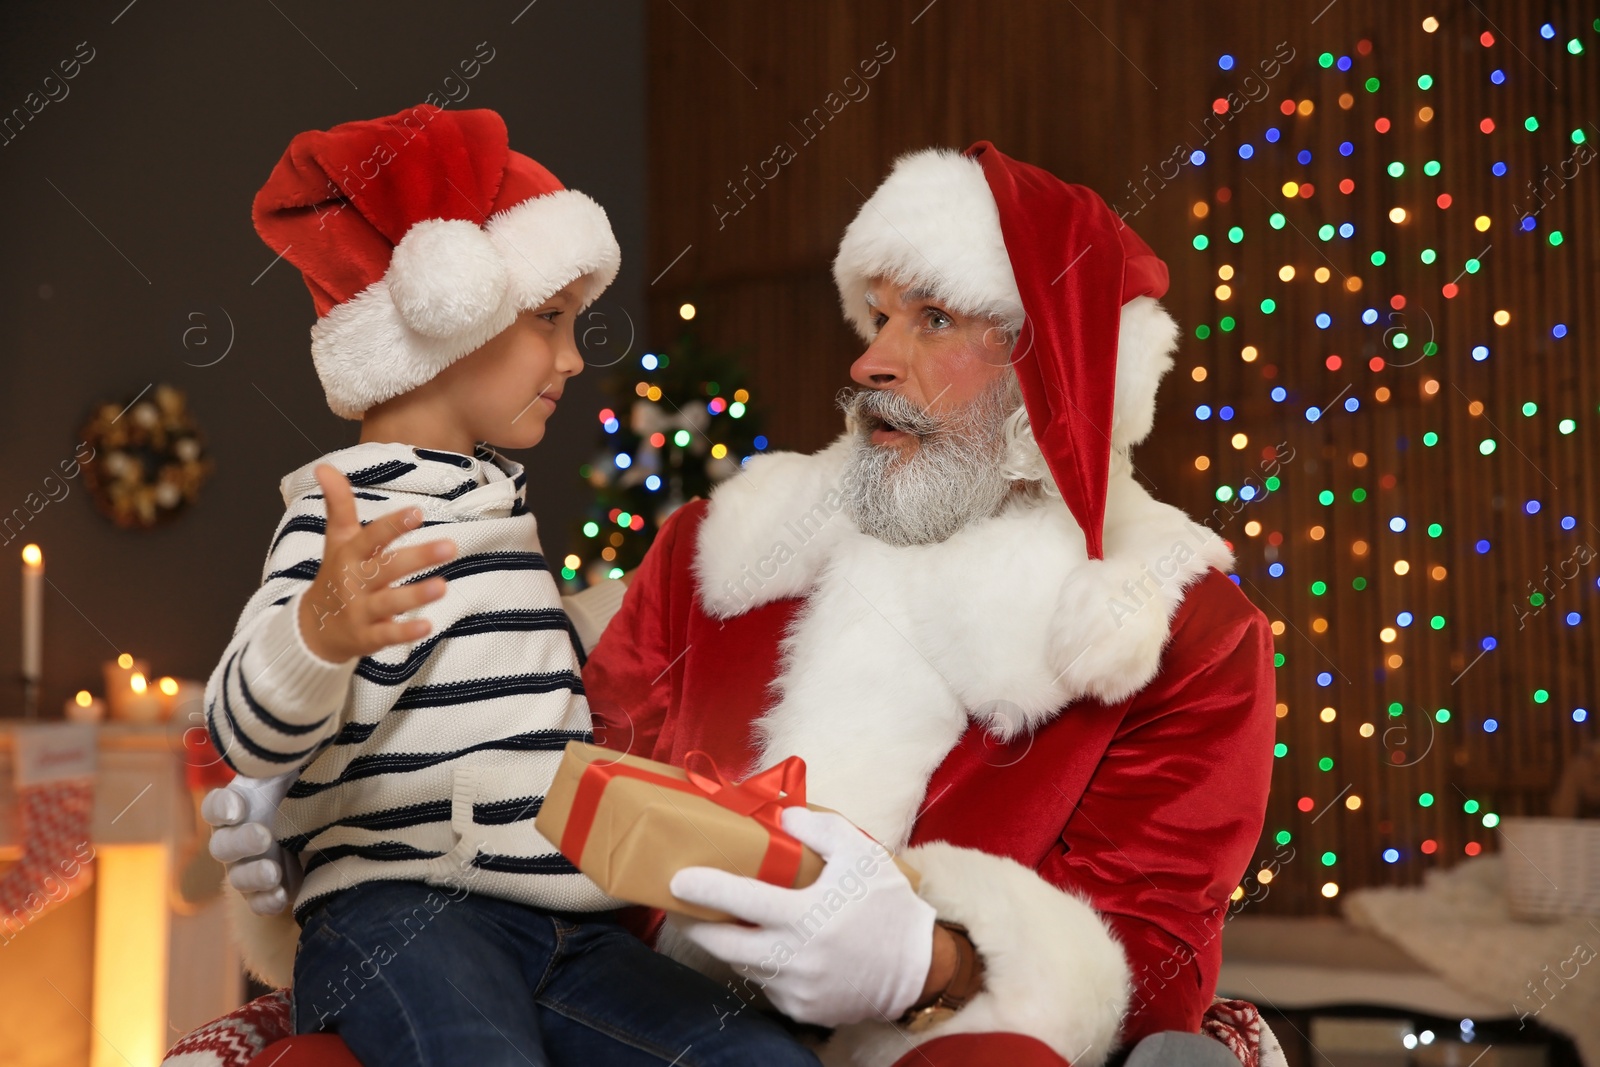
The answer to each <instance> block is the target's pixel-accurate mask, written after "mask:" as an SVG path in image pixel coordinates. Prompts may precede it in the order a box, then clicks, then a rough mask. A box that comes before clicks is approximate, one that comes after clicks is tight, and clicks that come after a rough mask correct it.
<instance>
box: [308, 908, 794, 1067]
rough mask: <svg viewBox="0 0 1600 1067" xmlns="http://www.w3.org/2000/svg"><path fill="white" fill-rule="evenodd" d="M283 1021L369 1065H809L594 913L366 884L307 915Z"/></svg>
mask: <svg viewBox="0 0 1600 1067" xmlns="http://www.w3.org/2000/svg"><path fill="white" fill-rule="evenodd" d="M293 1003H294V1030H295V1033H297V1034H304V1033H313V1032H316V1031H319V1030H329V1031H334V1032H336V1033H338V1034H339V1035H340V1036H341V1037H342V1038H343V1039H344V1041H345V1043H346V1044H347V1045H349V1046H350V1051H351V1052H353V1053H354V1054H355V1056H356V1058H357V1059H359V1060H360V1061H361V1062H362V1063H364V1064H368V1065H370V1067H435V1065H440V1067H442V1065H451V1067H456V1065H461V1064H469V1065H471V1067H499V1065H502V1064H504V1065H506V1067H529V1065H532V1067H545V1065H547V1064H548V1065H552V1067H559V1065H562V1064H573V1065H582V1067H599V1065H607V1067H610V1065H616V1067H635V1065H637V1067H660V1065H662V1064H672V1065H674V1067H722V1065H735V1064H737V1065H746V1064H753V1063H759V1064H762V1065H764V1067H767V1065H771V1067H788V1065H791V1064H792V1065H795V1067H800V1065H805V1067H817V1065H818V1060H817V1058H816V1056H814V1055H813V1054H812V1053H811V1052H810V1051H809V1050H807V1049H806V1048H805V1047H803V1046H802V1045H801V1044H800V1043H799V1042H798V1041H797V1040H796V1039H795V1038H794V1037H792V1036H791V1035H790V1034H789V1033H788V1032H787V1031H785V1030H784V1029H783V1028H782V1027H781V1026H780V1025H779V1024H778V1023H777V1022H775V1021H773V1020H772V1019H770V1018H768V1017H766V1016H763V1015H761V1014H759V1013H758V1012H756V1011H755V1010H754V1009H747V1010H743V1011H740V1010H739V1009H740V1008H741V1007H742V1006H743V1005H742V1001H740V1000H739V998H738V997H737V996H736V995H735V993H734V992H732V991H730V990H727V989H724V988H722V987H720V986H718V985H717V984H716V983H715V982H713V981H712V980H711V979H709V978H707V977H705V976H704V975H702V974H699V973H698V972H696V971H692V970H690V969H689V968H687V967H685V966H683V965H682V964H680V963H677V962H675V961H673V960H670V959H668V958H667V957H665V956H662V955H659V954H657V953H656V952H653V951H652V950H651V949H650V948H649V947H648V946H647V945H645V944H644V943H643V942H642V941H640V940H639V939H638V938H636V937H634V936H633V935H632V934H630V933H629V932H628V931H626V930H624V929H623V928H622V927H620V926H618V925H617V924H616V923H615V922H612V921H609V918H608V916H606V915H603V914H602V915H577V914H563V913H559V912H546V911H541V910H539V909H537V908H532V907H528V906H527V905H523V904H516V903H513V902H511V901H509V900H501V899H499V898H496V897H487V896H480V895H474V894H471V893H468V892H466V891H465V890H463V889H461V888H459V887H456V888H453V889H450V888H444V887H434V886H430V885H426V884H424V883H421V882H402V881H384V882H365V883H362V884H360V885H356V886H353V887H351V888H349V889H344V890H341V891H339V892H338V893H335V894H333V895H332V896H330V897H328V898H326V903H324V904H322V905H321V906H319V907H317V908H316V909H314V910H313V911H312V912H311V914H310V915H308V916H307V918H306V922H305V926H304V928H303V929H302V930H301V931H300V949H299V952H298V953H297V954H296V956H295V961H294V994H293Z"/></svg>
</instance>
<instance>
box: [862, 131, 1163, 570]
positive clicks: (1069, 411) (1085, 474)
mask: <svg viewBox="0 0 1600 1067" xmlns="http://www.w3.org/2000/svg"><path fill="white" fill-rule="evenodd" d="M833 276H834V281H835V282H836V283H837V284H838V287H839V297H840V299H841V300H842V301H843V303H844V312H845V316H846V317H847V318H848V319H849V320H850V322H851V324H852V325H853V326H854V327H855V328H856V332H857V333H859V334H860V335H861V336H862V338H863V339H866V340H870V339H871V337H872V335H873V333H874V328H873V325H872V316H871V312H870V311H869V309H868V306H867V303H866V300H865V299H864V296H865V293H866V291H867V289H868V287H869V282H870V280H871V279H873V278H877V277H884V278H888V279H890V280H891V281H893V282H895V283H896V284H899V285H914V286H925V287H926V288H928V289H929V290H930V291H931V292H933V293H934V294H935V299H937V300H938V301H940V302H942V303H944V304H946V305H948V307H949V308H950V310H952V311H957V312H964V313H966V314H969V315H989V316H993V317H994V318H996V319H998V320H1000V321H1001V322H1004V323H1006V324H1007V325H1009V326H1012V327H1016V328H1018V337H1017V342H1016V347H1015V349H1014V351H1013V355H1012V363H1013V367H1014V369H1015V370H1016V374H1017V378H1018V381H1019V383H1020V384H1021V386H1022V397H1023V402H1024V404H1025V405H1026V407H1027V409H1028V421H1029V423H1030V424H1031V426H1032V429H1033V435H1034V439H1035V440H1036V441H1037V442H1038V444H1039V449H1040V451H1041V452H1042V453H1043V455H1044V459H1045V462H1046V463H1047V464H1048V466H1049V468H1050V473H1051V477H1052V479H1053V480H1054V481H1055V484H1056V487H1057V488H1058V489H1059V490H1060V491H1061V496H1062V499H1063V500H1064V501H1065V502H1066V504H1067V507H1068V508H1069V509H1070V510H1071V511H1072V516H1073V518H1074V519H1076V520H1077V523H1078V525H1079V526H1080V527H1081V528H1082V529H1083V534H1084V539H1085V542H1086V544H1087V547H1088V552H1089V557H1090V558H1091V559H1100V558H1102V557H1103V555H1104V551H1103V546H1102V526H1103V524H1104V518H1105V507H1106V484H1107V480H1108V478H1109V475H1110V467H1111V453H1112V450H1113V449H1115V450H1117V451H1119V452H1126V451H1127V450H1128V449H1129V448H1131V447H1132V446H1133V445H1135V444H1138V443H1139V442H1140V441H1142V440H1144V438H1145V437H1146V435H1148V434H1149V432H1150V427H1151V424H1152V422H1153V421H1154V419H1155V404H1156V387H1157V386H1158V385H1159V384H1160V381H1161V376H1162V375H1163V374H1165V373H1166V372H1167V370H1168V369H1169V368H1170V367H1171V366H1172V356H1171V353H1172V351H1173V349H1174V348H1175V347H1176V345H1177V337H1178V326H1177V323H1176V322H1174V321H1173V319H1172V316H1170V315H1169V314H1167V312H1166V311H1165V310H1164V309H1163V308H1162V307H1161V305H1160V304H1158V303H1156V299H1155V298H1157V297H1159V296H1161V295H1162V294H1163V293H1165V292H1166V291H1167V265H1166V264H1165V263H1163V262H1162V261H1161V260H1160V259H1159V258H1158V257H1157V256H1156V254H1155V253H1154V252H1152V251H1151V250H1150V247H1149V246H1148V245H1146V244H1145V243H1144V242H1143V241H1142V240H1140V239H1139V236H1138V235H1137V234H1135V233H1134V232H1133V231H1132V230H1131V229H1129V228H1128V227H1127V225H1126V224H1125V223H1124V222H1123V221H1122V219H1121V218H1119V217H1118V216H1117V214H1116V213H1115V212H1114V211H1112V210H1111V209H1110V208H1109V207H1107V206H1106V203H1105V201H1104V200H1102V199H1101V198H1100V197H1099V195H1097V194H1096V193H1095V192H1094V191H1093V190H1091V189H1088V188H1086V187H1084V186H1081V185H1070V184H1068V183H1066V182H1064V181H1062V180H1061V179H1059V178H1057V177H1055V176H1054V175H1052V174H1050V173H1048V172H1047V171H1043V170H1040V169H1039V168H1038V167H1035V166H1031V165H1030V164H1027V163H1022V162H1019V161H1017V160H1014V159H1010V158H1008V157H1007V156H1005V155H1003V154H1002V153H1001V152H1000V151H999V150H998V149H997V148H995V147H994V146H993V145H992V144H990V143H989V142H988V141H979V142H977V143H976V144H974V145H973V146H972V147H971V148H969V149H967V150H966V151H965V152H962V153H957V152H954V151H951V150H950V149H942V148H930V149H925V150H923V151H920V152H913V153H910V154H909V155H905V156H902V157H900V159H899V160H898V161H896V163H895V165H894V169H893V170H892V171H890V173H889V176H888V177H887V178H885V179H884V181H883V184H882V185H880V186H878V188H877V190H876V191H875V192H874V193H873V194H872V196H871V198H870V199H868V200H867V202H866V203H865V204H864V205H862V208H861V211H860V212H859V213H858V214H857V215H856V217H855V220H854V221H853V222H851V223H850V226H849V228H848V229H846V230H845V235H844V239H843V240H842V241H841V242H840V244H839V254H838V257H837V258H836V259H835V260H834V263H833Z"/></svg>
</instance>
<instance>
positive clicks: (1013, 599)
mask: <svg viewBox="0 0 1600 1067" xmlns="http://www.w3.org/2000/svg"><path fill="white" fill-rule="evenodd" d="M848 448H849V445H848V442H847V440H846V439H845V438H843V437H841V438H840V439H839V440H838V441H835V442H834V444H833V445H831V446H829V447H828V448H827V449H824V450H823V451H821V452H819V453H817V454H815V455H811V456H805V455H799V454H795V453H772V454H769V455H765V456H756V457H753V458H751V459H750V460H749V461H748V463H747V464H746V469H745V471H744V472H743V474H742V475H741V476H739V477H736V478H734V479H733V480H731V481H729V482H727V483H724V484H723V485H722V486H720V487H719V488H718V489H717V491H716V492H715V493H714V494H713V496H712V500H711V505H710V509H709V511H708V512H707V515H706V518H705V520H704V522H703V524H702V525H701V528H700V536H699V543H698V546H697V552H696V559H695V573H696V577H697V579H698V586H699V594H700V599H701V604H702V605H703V607H704V608H705V610H706V611H707V612H708V613H710V614H711V615H713V616H716V617H718V618H731V617H733V616H736V615H739V614H742V613H743V612H745V611H748V610H750V609H751V608H753V607H756V606H758V605H761V604H765V603H768V602H770V601H773V600H778V599H782V598H785V597H794V596H803V597H805V606H804V607H803V608H802V609H801V611H800V613H799V615H798V616H797V617H796V619H795V621H794V623H793V624H792V625H791V626H790V630H789V633H788V634H787V636H786V637H785V639H784V642H783V648H782V653H783V657H784V659H783V665H782V669H781V671H780V673H779V675H778V677H777V679H776V681H775V682H774V688H775V689H776V691H777V696H778V699H777V701H776V703H775V704H774V705H773V706H772V707H771V708H769V709H768V710H767V711H766V713H765V714H764V715H763V716H762V717H761V718H760V720H758V723H757V728H758V731H759V736H760V739H761V742H762V747H763V756H762V761H761V766H768V765H770V764H772V763H774V762H776V761H778V760H780V759H783V758H784V757H786V756H789V755H791V754H795V755H799V756H801V757H803V758H804V759H805V760H806V763H807V767H808V772H809V774H808V790H809V794H810V797H811V799H813V800H814V801H815V802H816V803H818V804H823V805H826V806H828V807H833V808H838V809H839V810H841V811H843V812H844V813H845V814H846V815H848V816H849V817H850V818H851V819H852V820H854V821H855V822H856V823H857V824H858V825H860V826H862V827H863V828H864V829H866V830H867V831H868V832H869V833H871V834H872V835H873V836H874V837H877V838H878V839H879V840H880V841H883V842H884V843H885V844H886V845H888V846H890V847H891V848H897V847H899V846H901V845H903V844H904V843H905V841H906V839H907V837H908V836H909V834H910V829H911V824H912V822H914V821H915V817H916V813H917V810H918V807H919V805H920V804H921V802H922V796H923V792H924V790H925V789H926V786H927V781H928V777H929V776H930V775H931V774H932V773H933V771H934V769H935V768H936V767H937V766H938V765H939V763H940V762H941V761H942V760H943V759H944V757H945V755H946V754H947V753H948V752H949V750H950V749H951V748H952V747H953V746H954V745H955V743H956V742H957V741H958V740H959V739H960V737H961V734H962V733H963V732H964V731H965V729H966V726H967V723H968V721H969V718H970V719H971V720H972V721H977V722H981V723H983V724H985V725H986V726H987V727H988V728H989V730H990V731H991V732H992V733H993V734H994V735H995V736H996V737H997V738H998V739H1002V740H1009V739H1010V738H1011V737H1013V736H1016V735H1018V734H1020V733H1024V732H1027V731H1031V730H1034V729H1037V728H1038V727H1039V726H1041V725H1043V724H1044V723H1046V722H1048V721H1049V720H1050V719H1052V718H1053V717H1055V716H1056V715H1057V714H1058V713H1059V712H1060V710H1061V709H1062V708H1063V707H1064V706H1066V705H1068V704H1070V703H1072V702H1074V701H1076V700H1079V699H1083V698H1088V699H1094V700H1100V701H1104V702H1107V703H1115V702H1118V701H1121V700H1123V699H1125V698H1127V697H1128V696H1130V695H1132V694H1133V693H1135V692H1137V691H1138V690H1140V689H1141V688H1143V687H1144V686H1145V685H1146V684H1148V683H1149V681H1150V680H1151V679H1152V678H1153V677H1154V676H1155V674H1156V672H1157V670H1158V669H1159V667H1160V661H1161V652H1162V649H1163V647H1164V646H1165V644H1166V640H1167V636H1168V628H1169V625H1170V621H1171V618H1172V615H1173V613H1174V612H1175V611H1176V610H1177V608H1178V605H1179V604H1180V603H1181V602H1182V599H1183V591H1184V589H1185V588H1186V587H1187V586H1189V585H1190V584H1192V583H1193V582H1194V581H1196V580H1198V579H1199V578H1200V577H1202V576H1203V575H1204V574H1205V573H1206V572H1207V571H1208V570H1209V569H1210V568H1211V567H1217V568H1219V569H1222V570H1227V569H1230V568H1231V567H1232V563H1233V560H1232V555H1231V553H1230V552H1229V551H1228V549H1227V546H1226V545H1224V544H1223V542H1222V540H1221V539H1220V538H1218V537H1217V535H1216V534H1215V533H1213V532H1211V531H1210V530H1208V529H1206V528H1204V527H1202V526H1199V525H1198V524H1196V523H1194V522H1191V521H1190V520H1189V518H1188V517H1187V516H1186V515H1184V514H1183V513H1182V512H1181V511H1179V510H1177V509H1176V508H1173V507H1171V506H1169V505H1167V504H1162V503H1160V502H1158V501H1156V500H1154V499H1152V498H1151V497H1150V495H1149V494H1148V493H1147V492H1145V490H1144V489H1143V488H1142V487H1141V486H1140V485H1139V484H1138V483H1137V482H1135V481H1134V480H1133V477H1132V474H1131V472H1130V471H1129V469H1128V465H1127V462H1126V460H1123V459H1121V458H1118V459H1116V460H1114V461H1113V469H1112V474H1111V484H1110V491H1109V493H1108V495H1107V500H1106V518H1105V552H1106V557H1105V559H1103V560H1090V559H1088V557H1087V553H1086V551H1085V549H1084V540H1083V534H1082V531H1080V530H1079V529H1078V526H1077V524H1076V523H1075V522H1074V521H1073V519H1072V516H1071V513H1070V512H1068V510H1067V508H1066V506H1065V505H1064V504H1063V503H1062V502H1061V501H1060V500H1059V499H1048V500H1046V501H1044V502H1042V503H1030V504H1022V503H1018V504H1013V505H1011V506H1009V507H1007V508H1006V509H1005V510H1004V511H1003V512H1001V514H999V515H996V516H994V517H993V518H989V519H984V520H981V521H978V522H974V523H972V524H970V525H969V526H967V527H966V528H964V529H962V530H961V531H959V532H958V533H956V534H955V535H954V536H953V537H951V538H950V539H948V540H946V541H944V542H942V543H940V544H936V545H917V546H910V547H896V546H893V545H888V544H885V543H883V542H881V541H878V540H877V539H875V538H872V537H869V536H867V535H865V534H862V533H861V532H860V531H859V530H858V529H857V528H856V527H855V525H854V523H853V522H852V521H851V520H850V518H849V516H848V515H846V514H845V512H844V507H843V495H842V479H843V477H844V464H845V458H846V456H847V454H848ZM912 726H914V727H915V728H908V727H912Z"/></svg>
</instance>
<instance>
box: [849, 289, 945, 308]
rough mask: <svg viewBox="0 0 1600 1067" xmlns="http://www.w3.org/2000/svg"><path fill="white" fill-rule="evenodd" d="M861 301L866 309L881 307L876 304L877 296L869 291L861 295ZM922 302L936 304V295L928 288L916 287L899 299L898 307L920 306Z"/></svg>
mask: <svg viewBox="0 0 1600 1067" xmlns="http://www.w3.org/2000/svg"><path fill="white" fill-rule="evenodd" d="M863 299H865V300H866V302H867V307H869V308H874V309H876V308H878V307H880V306H881V305H880V304H879V303H878V294H877V293H875V292H873V291H872V290H871V289H868V290H867V291H866V293H865V294H864V295H863ZM924 301H933V302H935V303H937V302H938V300H937V294H935V293H934V291H933V290H932V289H931V288H929V287H928V286H918V287H917V288H915V289H907V290H906V292H905V294H904V295H902V296H901V297H900V305H901V306H902V307H910V306H911V305H912V304H920V303H922V302H924Z"/></svg>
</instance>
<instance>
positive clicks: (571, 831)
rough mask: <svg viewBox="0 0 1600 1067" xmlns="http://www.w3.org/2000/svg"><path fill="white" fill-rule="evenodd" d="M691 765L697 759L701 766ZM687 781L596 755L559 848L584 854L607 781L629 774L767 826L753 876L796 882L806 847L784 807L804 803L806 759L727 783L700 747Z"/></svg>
mask: <svg viewBox="0 0 1600 1067" xmlns="http://www.w3.org/2000/svg"><path fill="white" fill-rule="evenodd" d="M691 764H701V765H703V766H704V771H703V772H702V771H701V770H696V769H694V768H693V767H692V766H691ZM684 773H685V774H686V775H688V778H687V780H685V779H683V778H674V777H672V776H671V775H666V774H661V773H660V772H658V771H651V770H646V769H644V768H642V767H635V766H632V765H630V764H626V763H622V762H620V761H614V760H613V761H604V760H596V761H595V762H593V763H590V764H589V765H588V766H587V767H585V768H584V769H583V774H582V775H581V776H580V777H579V779H578V788H577V792H576V794H575V795H574V796H573V798H572V811H571V813H570V814H569V815H568V816H567V825H566V828H565V829H564V830H562V832H561V852H562V854H563V855H565V856H566V857H567V858H568V859H570V860H572V862H573V863H577V862H578V861H579V860H580V859H582V857H583V848H584V845H585V844H586V843H587V842H588V840H589V831H590V830H591V829H592V828H593V826H594V820H595V816H596V815H597V814H598V812H599V810H600V798H601V796H602V795H603V794H604V793H605V789H606V786H607V785H609V784H610V783H611V782H613V781H615V780H616V779H618V778H633V779H637V780H639V781H644V782H650V783H652V784H654V785H658V786H661V787H662V788H665V789H676V790H678V791H679V792H681V793H690V794H693V795H695V796H702V797H705V798H706V799H707V800H709V801H711V802H712V803H713V804H717V805H719V806H720V807H724V808H727V809H728V810H729V811H732V812H734V813H736V814H738V815H744V816H748V817H750V818H752V819H755V821H756V822H758V823H760V824H761V825H762V826H764V827H766V828H767V834H768V838H767V851H766V854H765V855H764V856H762V858H761V867H760V869H759V870H758V871H757V872H756V877H757V878H759V879H761V881H763V882H769V883H771V884H772V885H777V886H783V887H785V888H787V887H789V886H792V885H794V880H795V876H796V875H797V874H799V872H800V857H801V855H802V853H803V851H804V849H803V846H802V845H801V844H800V842H799V841H798V840H796V839H795V838H794V837H792V836H790V835H789V834H788V833H786V832H785V831H784V829H783V822H782V815H783V809H784V808H788V807H793V806H795V805H803V804H804V803H805V802H806V764H805V761H804V760H802V759H801V758H800V757H799V756H790V757H789V758H788V759H786V760H784V761H783V762H782V763H779V764H776V765H774V766H772V767H768V768H767V769H766V770H764V771H761V772H759V773H758V774H753V775H751V776H750V777H749V778H747V779H745V780H744V781H743V782H730V781H728V779H727V778H725V777H724V776H723V774H722V771H721V770H720V769H719V768H718V767H717V764H716V761H714V760H713V759H712V758H711V757H710V756H709V755H708V754H706V753H705V752H702V751H700V750H699V749H696V750H694V751H693V752H690V753H689V754H688V755H687V756H686V757H685V759H684Z"/></svg>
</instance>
